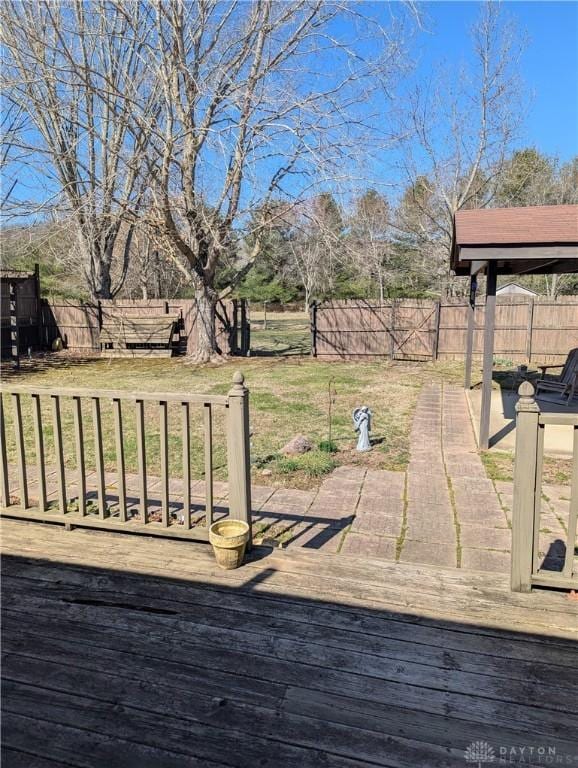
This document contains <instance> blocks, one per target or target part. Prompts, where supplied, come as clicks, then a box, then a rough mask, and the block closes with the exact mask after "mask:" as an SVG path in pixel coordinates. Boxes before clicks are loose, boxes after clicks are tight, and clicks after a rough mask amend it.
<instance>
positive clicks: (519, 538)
mask: <svg viewBox="0 0 578 768" xmlns="http://www.w3.org/2000/svg"><path fill="white" fill-rule="evenodd" d="M518 394H519V395H520V399H519V400H518V402H517V403H516V414H517V415H516V454H515V464H514V503H513V509H512V563H511V566H512V567H511V580H510V584H511V588H512V591H514V592H529V591H530V589H531V586H532V569H533V555H534V519H535V515H534V507H535V504H536V503H539V499H538V500H536V468H537V464H538V459H539V457H538V429H539V426H538V419H539V416H540V407H539V406H538V403H537V402H536V400H535V398H534V387H533V386H532V385H531V384H530V382H529V381H524V382H522V384H521V385H520V388H519V389H518Z"/></svg>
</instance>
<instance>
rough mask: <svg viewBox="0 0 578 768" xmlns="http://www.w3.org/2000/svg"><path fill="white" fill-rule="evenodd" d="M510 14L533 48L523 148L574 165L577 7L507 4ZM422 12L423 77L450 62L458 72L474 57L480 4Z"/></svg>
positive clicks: (527, 68) (442, 5) (528, 58)
mask: <svg viewBox="0 0 578 768" xmlns="http://www.w3.org/2000/svg"><path fill="white" fill-rule="evenodd" d="M503 5H504V6H505V10H506V12H507V13H508V14H509V15H510V16H512V17H513V18H514V19H515V20H516V22H517V24H518V26H519V28H520V29H521V30H523V31H525V33H526V36H527V38H528V44H527V47H526V50H525V52H524V55H523V58H522V61H521V75H522V79H523V81H524V85H525V87H526V89H527V91H528V92H529V94H530V96H531V100H530V104H529V112H528V116H527V119H526V121H525V125H524V128H523V132H522V136H521V137H520V142H519V143H520V144H521V145H535V146H536V147H537V148H538V149H539V150H541V151H543V152H546V153H547V154H551V155H558V156H559V157H560V158H561V160H563V161H565V160H569V159H570V158H571V157H573V156H575V155H577V154H578V2H575V1H571V2H505V3H504V4H503ZM420 7H421V8H422V10H424V11H425V12H426V15H427V28H428V29H429V30H431V34H428V33H427V32H423V33H421V34H420V35H418V37H417V38H416V41H415V44H414V46H413V51H414V54H418V55H420V57H421V60H420V67H419V69H420V71H424V72H427V71H428V70H430V69H431V67H432V65H435V63H437V62H439V61H440V60H445V61H446V63H447V65H448V67H449V68H453V66H454V65H457V64H458V63H459V62H460V61H461V60H464V58H466V59H467V56H468V54H469V49H470V45H469V40H468V38H467V33H468V29H469V28H470V27H471V25H472V24H473V23H474V21H475V19H476V16H477V15H478V12H479V9H480V3H477V2H461V1H458V2H428V3H421V4H420Z"/></svg>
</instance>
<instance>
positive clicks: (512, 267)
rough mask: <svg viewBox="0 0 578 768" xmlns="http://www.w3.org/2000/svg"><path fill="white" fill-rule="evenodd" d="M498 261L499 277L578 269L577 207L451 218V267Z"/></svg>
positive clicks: (462, 270) (464, 270) (461, 270)
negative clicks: (476, 262)
mask: <svg viewBox="0 0 578 768" xmlns="http://www.w3.org/2000/svg"><path fill="white" fill-rule="evenodd" d="M487 260H493V261H497V262H498V265H497V269H498V274H502V275H512V274H523V273H525V272H533V273H536V274H537V273H541V272H551V273H554V272H575V271H577V270H578V205H537V206H529V207H525V208H482V209H476V210H467V211H458V212H457V213H456V214H455V217H454V235H453V241H452V253H451V266H452V269H453V270H454V271H455V272H456V274H458V275H460V274H462V275H463V274H469V272H470V264H471V262H473V261H479V262H483V261H487Z"/></svg>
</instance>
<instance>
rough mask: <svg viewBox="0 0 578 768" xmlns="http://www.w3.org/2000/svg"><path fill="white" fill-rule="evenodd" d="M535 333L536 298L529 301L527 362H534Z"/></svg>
mask: <svg viewBox="0 0 578 768" xmlns="http://www.w3.org/2000/svg"><path fill="white" fill-rule="evenodd" d="M533 333H534V298H533V297H530V300H529V301H528V327H527V330H526V360H527V361H528V364H530V363H531V362H532V335H533Z"/></svg>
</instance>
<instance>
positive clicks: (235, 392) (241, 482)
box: [227, 371, 252, 548]
mask: <svg viewBox="0 0 578 768" xmlns="http://www.w3.org/2000/svg"><path fill="white" fill-rule="evenodd" d="M244 382H245V378H244V376H243V374H242V373H241V372H240V371H236V372H235V373H234V374H233V386H232V387H231V389H230V390H229V393H228V397H229V408H228V418H227V460H228V465H229V514H230V516H231V517H232V518H235V519H236V520H244V521H245V522H246V523H247V524H248V525H249V548H250V545H251V541H252V528H251V451H250V446H249V390H248V389H247V387H246V386H245V384H244Z"/></svg>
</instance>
